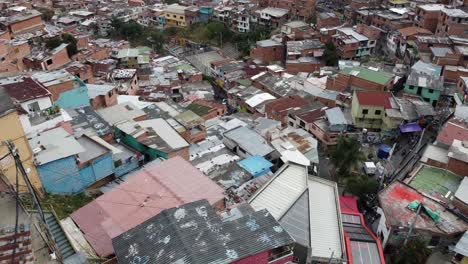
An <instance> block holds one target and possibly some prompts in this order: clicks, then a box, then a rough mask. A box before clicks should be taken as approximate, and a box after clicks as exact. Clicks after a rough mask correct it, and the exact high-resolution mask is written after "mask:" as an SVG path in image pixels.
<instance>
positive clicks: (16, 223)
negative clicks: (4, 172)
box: [11, 160, 20, 263]
mask: <svg viewBox="0 0 468 264" xmlns="http://www.w3.org/2000/svg"><path fill="white" fill-rule="evenodd" d="M15 168H16V190H15V194H16V195H15V196H16V214H15V235H14V240H13V253H12V254H11V263H15V255H16V242H17V235H18V218H19V199H20V198H19V193H18V192H19V177H18V164H17V163H16V160H15Z"/></svg>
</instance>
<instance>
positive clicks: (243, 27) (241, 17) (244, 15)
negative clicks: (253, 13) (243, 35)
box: [234, 10, 250, 32]
mask: <svg viewBox="0 0 468 264" xmlns="http://www.w3.org/2000/svg"><path fill="white" fill-rule="evenodd" d="M236 16H237V19H235V21H234V24H235V26H236V30H237V31H239V32H249V31H250V14H249V12H247V11H245V10H244V11H240V12H238V13H237V14H236Z"/></svg>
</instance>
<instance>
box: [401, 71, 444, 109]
mask: <svg viewBox="0 0 468 264" xmlns="http://www.w3.org/2000/svg"><path fill="white" fill-rule="evenodd" d="M443 89H444V77H443V76H437V75H428V74H425V73H418V72H411V74H410V75H409V76H408V79H407V80H406V84H405V88H404V91H405V93H407V94H411V95H415V96H418V97H421V99H422V100H424V101H425V102H428V103H431V104H432V106H436V104H437V101H438V100H439V97H440V95H441V92H442V90H443Z"/></svg>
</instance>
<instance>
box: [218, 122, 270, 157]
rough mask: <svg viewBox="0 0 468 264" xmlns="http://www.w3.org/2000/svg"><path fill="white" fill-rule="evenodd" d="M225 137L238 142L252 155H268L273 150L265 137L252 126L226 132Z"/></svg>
mask: <svg viewBox="0 0 468 264" xmlns="http://www.w3.org/2000/svg"><path fill="white" fill-rule="evenodd" d="M224 137H226V138H228V139H230V140H232V141H234V142H236V143H237V144H238V145H239V146H240V147H241V148H243V149H244V150H245V151H247V152H248V153H250V154H251V155H259V156H263V157H264V156H266V155H268V154H270V153H271V152H273V150H274V149H273V148H272V147H270V145H268V144H267V143H266V141H265V139H264V138H263V137H262V136H260V135H259V134H257V133H256V132H255V131H253V130H252V129H250V128H247V127H243V126H241V127H238V128H236V129H233V130H230V131H228V132H226V133H224Z"/></svg>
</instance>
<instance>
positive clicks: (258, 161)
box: [237, 155, 273, 178]
mask: <svg viewBox="0 0 468 264" xmlns="http://www.w3.org/2000/svg"><path fill="white" fill-rule="evenodd" d="M237 164H238V165H239V166H240V167H241V168H243V169H244V170H246V171H247V172H248V173H249V174H250V175H252V176H253V177H254V178H256V177H260V176H262V175H265V174H267V173H268V172H270V168H271V167H273V164H272V163H271V162H269V161H268V160H266V159H265V158H264V157H262V156H259V155H254V156H250V157H248V158H246V159H243V160H241V161H239V162H237Z"/></svg>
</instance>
